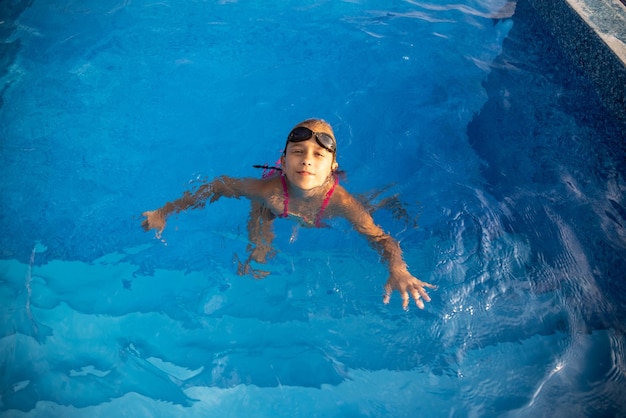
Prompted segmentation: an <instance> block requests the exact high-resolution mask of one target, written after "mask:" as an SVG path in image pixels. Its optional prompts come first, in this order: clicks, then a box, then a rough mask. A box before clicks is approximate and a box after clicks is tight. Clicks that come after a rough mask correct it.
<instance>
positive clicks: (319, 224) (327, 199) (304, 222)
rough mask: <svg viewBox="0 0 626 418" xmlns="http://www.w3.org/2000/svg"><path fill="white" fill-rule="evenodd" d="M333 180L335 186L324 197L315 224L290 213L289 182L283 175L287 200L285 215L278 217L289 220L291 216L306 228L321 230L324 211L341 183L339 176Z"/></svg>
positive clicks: (284, 203) (282, 179) (285, 202)
mask: <svg viewBox="0 0 626 418" xmlns="http://www.w3.org/2000/svg"><path fill="white" fill-rule="evenodd" d="M333 179H334V182H333V186H332V187H331V188H330V190H329V191H328V192H327V193H326V196H324V200H323V201H322V206H321V207H320V211H319V212H317V215H315V222H311V221H309V220H308V219H306V218H304V217H302V216H297V215H294V214H291V213H289V190H288V189H287V181H286V180H285V176H284V175H283V174H281V176H280V181H281V182H282V184H283V193H284V196H285V200H284V202H283V206H284V209H283V213H281V214H280V215H278V217H279V218H288V217H289V216H290V215H291V216H292V217H295V218H297V219H298V220H299V221H300V223H301V224H302V225H304V226H308V227H313V226H315V227H316V228H321V227H322V216H323V215H324V211H325V210H326V207H327V206H328V204H329V203H330V197H331V196H332V195H333V192H334V191H335V186H337V183H338V182H339V180H338V179H337V176H335V175H333Z"/></svg>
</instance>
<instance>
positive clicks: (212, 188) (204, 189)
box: [141, 176, 264, 233]
mask: <svg viewBox="0 0 626 418" xmlns="http://www.w3.org/2000/svg"><path fill="white" fill-rule="evenodd" d="M263 183H264V181H263V180H258V179H236V178H231V177H226V176H222V177H218V178H216V179H215V180H213V181H212V182H210V183H205V184H203V185H201V186H200V187H198V189H197V190H196V191H195V192H193V193H191V192H189V191H186V192H185V193H183V195H182V196H181V197H180V198H178V199H176V200H174V201H172V202H167V203H166V204H165V205H163V207H161V208H159V209H157V210H152V211H147V212H144V213H143V216H145V217H146V219H144V221H143V222H142V223H141V226H142V227H143V229H144V230H146V231H148V230H150V229H156V230H158V232H159V233H160V232H162V231H163V230H164V229H165V224H166V219H167V217H168V216H170V215H171V214H172V213H179V212H181V211H184V210H187V209H198V208H200V209H202V208H204V207H205V205H206V201H207V200H208V201H209V203H213V202H215V201H216V200H217V199H219V198H220V197H222V196H224V197H235V198H239V197H242V196H243V197H248V198H250V199H254V198H257V197H261V196H262V190H263V188H264V187H263Z"/></svg>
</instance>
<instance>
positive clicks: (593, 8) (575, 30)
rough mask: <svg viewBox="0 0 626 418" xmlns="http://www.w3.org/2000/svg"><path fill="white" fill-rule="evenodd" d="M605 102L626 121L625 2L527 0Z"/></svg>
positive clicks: (618, 116) (614, 0) (617, 115)
mask: <svg viewBox="0 0 626 418" xmlns="http://www.w3.org/2000/svg"><path fill="white" fill-rule="evenodd" d="M529 2H530V4H531V5H532V6H533V8H534V9H535V10H536V11H537V13H538V14H539V16H541V18H542V19H543V20H544V21H545V22H546V24H547V25H548V27H549V28H550V31H551V32H552V34H553V35H554V36H555V38H556V39H557V42H558V43H559V45H560V46H561V48H563V49H564V51H565V52H566V54H567V55H569V56H570V58H571V59H572V61H573V62H574V63H575V64H576V65H577V66H578V67H579V68H580V69H581V70H582V71H583V72H584V73H585V74H586V76H587V77H589V79H590V80H592V82H593V84H594V86H595V88H596V90H597V92H598V94H599V95H600V98H601V100H602V102H603V103H604V105H605V106H606V107H607V108H608V109H609V111H611V112H612V113H613V115H614V116H615V117H616V118H617V119H618V120H619V121H620V123H622V124H626V6H625V5H624V4H622V3H621V2H620V1H619V0H558V1H545V0H529Z"/></svg>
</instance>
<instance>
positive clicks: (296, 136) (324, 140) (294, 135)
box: [287, 126, 337, 153]
mask: <svg viewBox="0 0 626 418" xmlns="http://www.w3.org/2000/svg"><path fill="white" fill-rule="evenodd" d="M314 135H315V141H316V142H317V144H318V145H319V146H320V147H322V148H324V149H325V150H326V151H328V152H331V153H334V152H335V150H336V148H337V146H336V143H335V140H334V139H333V137H332V136H330V135H328V134H327V133H324V132H313V131H312V130H310V129H309V128H306V127H304V126H298V127H297V128H295V129H294V130H293V131H291V132H290V133H289V136H288V137H287V142H303V141H308V140H309V139H311V137H312V136H314Z"/></svg>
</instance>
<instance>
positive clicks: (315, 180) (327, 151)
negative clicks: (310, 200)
mask: <svg viewBox="0 0 626 418" xmlns="http://www.w3.org/2000/svg"><path fill="white" fill-rule="evenodd" d="M336 151H337V142H336V140H335V134H334V133H333V129H332V128H331V126H330V125H329V124H328V123H327V122H325V121H324V120H321V119H307V120H305V121H303V122H300V123H298V124H297V125H296V126H295V127H294V128H293V129H292V130H291V132H290V133H289V136H288V137H287V143H286V144H285V151H284V154H283V157H282V158H281V163H282V166H283V173H284V174H285V176H287V179H288V180H289V181H290V182H291V183H292V184H293V185H295V186H296V187H299V188H301V189H303V190H310V189H313V188H315V187H318V186H321V185H323V184H325V183H326V181H327V180H328V178H329V177H330V176H331V174H332V172H333V171H335V170H336V169H337V167H338V164H337V162H336V161H335V154H336Z"/></svg>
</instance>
